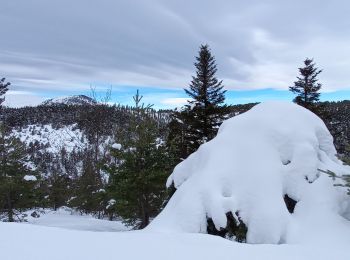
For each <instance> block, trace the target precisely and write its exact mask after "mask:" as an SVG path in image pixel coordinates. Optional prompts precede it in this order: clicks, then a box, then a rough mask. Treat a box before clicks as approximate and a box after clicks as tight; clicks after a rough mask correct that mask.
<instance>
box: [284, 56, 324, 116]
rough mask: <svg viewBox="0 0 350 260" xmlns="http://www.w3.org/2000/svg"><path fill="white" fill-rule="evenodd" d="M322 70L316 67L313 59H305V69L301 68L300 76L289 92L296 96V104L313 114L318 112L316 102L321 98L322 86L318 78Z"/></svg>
mask: <svg viewBox="0 0 350 260" xmlns="http://www.w3.org/2000/svg"><path fill="white" fill-rule="evenodd" d="M321 72H322V70H320V69H318V68H317V67H316V64H315V63H314V62H313V60H312V59H308V58H307V59H305V61H304V67H301V68H299V73H300V76H298V77H297V81H295V82H294V86H291V87H289V90H290V91H291V92H293V93H294V94H296V95H297V96H296V97H295V98H294V100H293V101H294V102H295V103H297V104H298V105H301V106H303V107H305V108H307V109H309V110H311V111H313V112H315V110H316V102H318V101H319V98H320V92H319V91H320V89H321V87H322V84H320V83H318V79H317V76H318V75H319V74H320V73H321Z"/></svg>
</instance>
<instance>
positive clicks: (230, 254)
mask: <svg viewBox="0 0 350 260" xmlns="http://www.w3.org/2000/svg"><path fill="white" fill-rule="evenodd" d="M95 225H98V224H97V223H95ZM348 234H349V233H348ZM323 235H324V236H325V237H327V236H328V234H327V233H326V232H325V233H324V234H323ZM335 240H337V241H335ZM349 245H350V239H349V235H348V237H347V239H345V238H344V237H339V238H332V239H331V240H330V242H328V243H324V244H318V243H315V244H312V243H311V244H295V245H290V244H289V245H287V244H283V245H269V244H265V245H250V244H239V243H236V242H232V241H229V240H226V239H223V238H220V237H216V236H211V235H206V234H188V233H177V234H169V233H152V232H145V231H129V232H92V231H82V230H80V231H78V230H67V229H62V228H53V227H45V226H37V225H32V224H18V223H0V259H1V260H48V259H50V260H62V259H64V260H90V259H91V260H96V259H123V260H128V259H130V260H139V259H144V260H164V259H167V260H175V259H177V260H179V259H181V260H184V259H191V260H196V259H198V260H205V259H211V260H212V259H221V260H225V259H227V260H228V259H230V260H231V259H240V260H255V259H256V260H264V259H266V260H330V259H334V260H349V259H350V250H349Z"/></svg>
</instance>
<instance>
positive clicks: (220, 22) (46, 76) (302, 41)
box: [0, 0, 350, 91]
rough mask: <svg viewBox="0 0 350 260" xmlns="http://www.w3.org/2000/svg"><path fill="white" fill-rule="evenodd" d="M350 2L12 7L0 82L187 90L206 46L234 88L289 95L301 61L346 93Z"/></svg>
mask: <svg viewBox="0 0 350 260" xmlns="http://www.w3.org/2000/svg"><path fill="white" fill-rule="evenodd" d="M349 9H350V4H349V3H348V1H340V0H337V1H328V2H327V1H316V0H309V1H301V0H296V1H277V0H275V1H258V0H255V1H254V0H253V1H242V0H241V1H232V0H231V1H229V0H227V1H226V0H222V1H203V0H202V1H200V0H195V1H188V0H187V1H184V0H176V1H175V0H167V1H162V0H138V1H136V0H128V1H122V0H100V1H86V0H75V1H70V0H60V1H58V0H51V1H47V0H26V1H21V0H11V1H2V3H1V9H0V25H1V26H0V35H1V40H0V71H1V74H3V75H0V76H6V77H7V78H8V79H9V80H11V81H12V82H13V85H14V86H20V87H21V88H23V89H25V88H27V89H32V90H33V91H34V90H35V91H38V90H39V89H41V90H44V89H46V90H47V91H49V90H57V89H60V90H64V89H67V91H68V90H72V88H73V89H76V90H79V89H86V88H89V84H90V83H93V84H95V83H96V84H98V83H110V84H116V85H118V84H128V85H148V86H157V87H164V88H174V87H184V86H186V85H187V84H188V82H189V80H190V77H191V75H192V74H193V61H194V55H196V53H197V50H198V46H199V45H200V44H201V43H209V44H210V46H211V48H212V51H213V53H214V55H215V56H216V59H217V62H218V65H219V66H218V68H219V77H221V78H223V79H224V82H225V85H226V86H227V87H228V88H229V89H258V88H269V87H273V88H282V89H283V88H284V89H286V88H287V86H288V85H289V84H291V83H292V82H293V80H294V78H295V76H296V74H297V67H298V66H300V65H301V62H302V60H303V59H304V58H305V57H314V58H315V61H316V62H317V63H318V64H319V66H320V67H322V68H323V69H324V72H323V74H322V76H321V79H322V81H323V82H324V85H325V89H326V90H334V89H344V88H349V87H350V77H349V76H348V72H347V68H348V67H349V65H350V34H349V32H350V19H347V16H348V13H349V11H350V10H349Z"/></svg>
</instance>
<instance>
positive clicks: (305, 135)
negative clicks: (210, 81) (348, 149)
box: [148, 102, 349, 244]
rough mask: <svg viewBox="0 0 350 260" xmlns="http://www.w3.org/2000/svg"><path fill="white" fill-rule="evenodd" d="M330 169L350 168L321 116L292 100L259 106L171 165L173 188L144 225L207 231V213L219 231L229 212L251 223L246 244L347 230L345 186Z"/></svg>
mask: <svg viewBox="0 0 350 260" xmlns="http://www.w3.org/2000/svg"><path fill="white" fill-rule="evenodd" d="M328 170H330V171H332V172H334V173H336V174H338V175H341V174H345V173H349V167H347V166H344V165H342V163H341V162H340V161H339V160H338V159H337V158H336V150H335V148H334V145H333V138H332V136H331V134H330V133H329V131H328V130H327V128H326V126H325V124H324V123H323V122H322V120H321V119H320V118H318V117H317V116H316V115H315V114H313V113H311V112H310V111H308V110H306V109H304V108H302V107H300V106H297V105H295V104H292V103H284V102H268V103H262V104H259V105H257V106H255V107H254V108H252V109H251V110H250V111H248V112H246V113H244V114H241V115H239V116H236V117H234V118H231V119H229V120H227V121H225V122H224V123H223V124H222V126H221V127H220V129H219V132H218V135H217V136H216V137H215V138H214V139H213V140H211V141H210V142H208V143H206V144H204V145H202V146H201V147H200V148H199V149H198V151H197V152H195V153H193V154H192V155H190V156H189V157H188V158H187V159H186V160H184V161H183V162H181V163H180V164H179V165H177V166H176V168H175V169H174V172H173V173H172V174H171V176H170V177H169V179H168V182H167V185H168V186H169V185H171V184H174V185H175V187H176V188H177V191H176V192H175V194H174V195H173V197H172V198H171V200H170V201H169V203H168V204H167V206H166V207H165V209H164V210H163V211H162V212H161V213H160V215H159V216H158V217H157V218H156V219H155V220H154V221H153V222H152V223H151V225H150V226H149V227H148V230H151V231H171V232H201V233H206V232H207V219H208V218H210V219H212V220H213V222H214V224H215V227H216V228H217V229H218V230H220V228H225V227H226V223H227V218H226V213H228V212H231V213H232V214H233V216H234V217H235V218H236V219H237V221H243V222H244V224H245V225H246V226H247V227H248V232H247V242H248V243H274V244H277V243H289V242H298V241H300V240H310V241H312V240H315V239H316V240H317V239H319V238H320V237H325V234H324V233H323V232H328V231H329V232H331V230H332V228H329V229H327V227H328V226H330V224H332V223H338V224H336V225H335V226H336V227H337V229H342V228H343V227H345V228H346V229H347V230H349V223H348V221H345V220H344V218H342V217H341V216H340V214H345V213H344V212H345V211H347V210H348V208H349V206H348V204H346V195H345V190H343V189H341V188H335V187H334V181H333V180H332V179H331V178H329V176H328V175H327V174H326V173H324V172H327V171H328ZM286 195H287V196H288V197H289V198H291V199H293V200H294V201H296V202H297V204H296V206H295V209H294V212H293V213H290V212H289V211H288V209H287V206H286V203H285V201H284V197H285V196H286ZM333 229H334V228H333ZM327 236H331V235H330V234H329V233H328V234H327ZM328 239H329V237H328Z"/></svg>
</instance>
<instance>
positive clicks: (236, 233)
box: [207, 212, 248, 243]
mask: <svg viewBox="0 0 350 260" xmlns="http://www.w3.org/2000/svg"><path fill="white" fill-rule="evenodd" d="M235 215H236V216H237V218H238V221H237V220H236V219H235V218H234V216H233V214H232V212H227V213H226V218H227V224H226V227H225V228H220V230H217V229H216V227H215V224H214V222H213V220H212V219H211V218H208V219H207V233H208V234H210V235H215V236H221V237H224V238H228V239H230V240H235V241H237V242H240V243H244V242H246V239H247V231H248V229H247V226H246V225H245V224H244V222H243V221H242V220H241V219H240V217H239V212H236V213H235Z"/></svg>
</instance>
